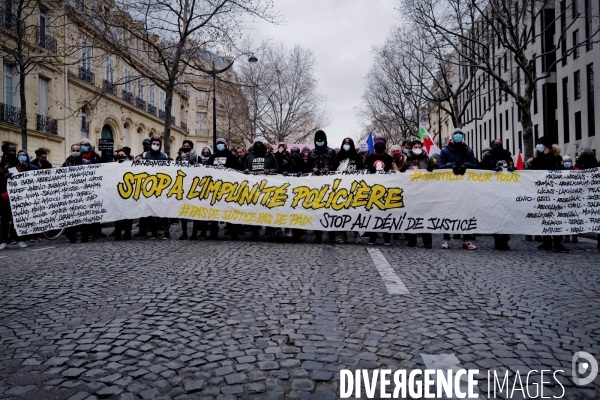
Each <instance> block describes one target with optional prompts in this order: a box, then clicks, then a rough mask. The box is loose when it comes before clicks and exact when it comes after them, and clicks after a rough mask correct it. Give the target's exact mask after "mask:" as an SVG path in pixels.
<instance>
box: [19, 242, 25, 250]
mask: <svg viewBox="0 0 600 400" xmlns="http://www.w3.org/2000/svg"><path fill="white" fill-rule="evenodd" d="M19 247H20V248H22V249H23V248H25V247H27V243H25V242H19Z"/></svg>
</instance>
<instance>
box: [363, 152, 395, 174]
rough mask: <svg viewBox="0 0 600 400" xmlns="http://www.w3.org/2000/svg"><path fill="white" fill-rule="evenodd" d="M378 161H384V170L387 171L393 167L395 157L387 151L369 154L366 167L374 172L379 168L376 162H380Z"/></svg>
mask: <svg viewBox="0 0 600 400" xmlns="http://www.w3.org/2000/svg"><path fill="white" fill-rule="evenodd" d="M377 161H383V164H384V167H383V170H384V171H385V172H387V171H389V170H390V169H392V163H393V162H394V159H393V158H392V156H390V155H389V154H387V153H385V154H377V153H374V154H369V155H368V156H367V158H366V160H365V169H368V170H369V172H370V173H372V174H374V173H375V172H376V171H377V168H376V166H375V165H376V164H378V163H377Z"/></svg>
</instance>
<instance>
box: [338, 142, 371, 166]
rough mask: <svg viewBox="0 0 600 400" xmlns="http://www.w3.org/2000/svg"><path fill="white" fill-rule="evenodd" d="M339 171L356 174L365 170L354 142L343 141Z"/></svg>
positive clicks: (339, 156)
mask: <svg viewBox="0 0 600 400" xmlns="http://www.w3.org/2000/svg"><path fill="white" fill-rule="evenodd" d="M336 164H337V165H338V167H337V170H338V171H341V172H350V173H352V172H356V171H360V170H361V169H364V164H363V159H362V157H361V156H360V154H358V152H357V151H356V147H354V140H352V139H351V138H345V139H344V140H342V146H341V147H340V152H339V153H338V155H337V159H336Z"/></svg>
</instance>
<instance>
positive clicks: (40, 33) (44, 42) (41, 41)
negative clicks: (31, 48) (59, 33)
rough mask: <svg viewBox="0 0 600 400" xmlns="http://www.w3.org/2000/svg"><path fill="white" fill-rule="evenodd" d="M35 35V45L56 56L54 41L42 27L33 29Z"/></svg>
mask: <svg viewBox="0 0 600 400" xmlns="http://www.w3.org/2000/svg"><path fill="white" fill-rule="evenodd" d="M35 33H36V34H35V41H36V43H37V44H38V45H40V46H41V47H43V48H44V49H46V50H48V51H49V52H51V53H55V54H56V39H54V38H52V37H51V36H50V35H48V32H46V29H45V28H43V27H39V26H37V27H36V28H35Z"/></svg>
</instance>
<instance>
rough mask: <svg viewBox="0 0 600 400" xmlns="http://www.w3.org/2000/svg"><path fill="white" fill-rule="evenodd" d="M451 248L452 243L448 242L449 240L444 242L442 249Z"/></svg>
mask: <svg viewBox="0 0 600 400" xmlns="http://www.w3.org/2000/svg"><path fill="white" fill-rule="evenodd" d="M449 248H450V242H448V241H447V240H446V241H444V243H442V249H449Z"/></svg>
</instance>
